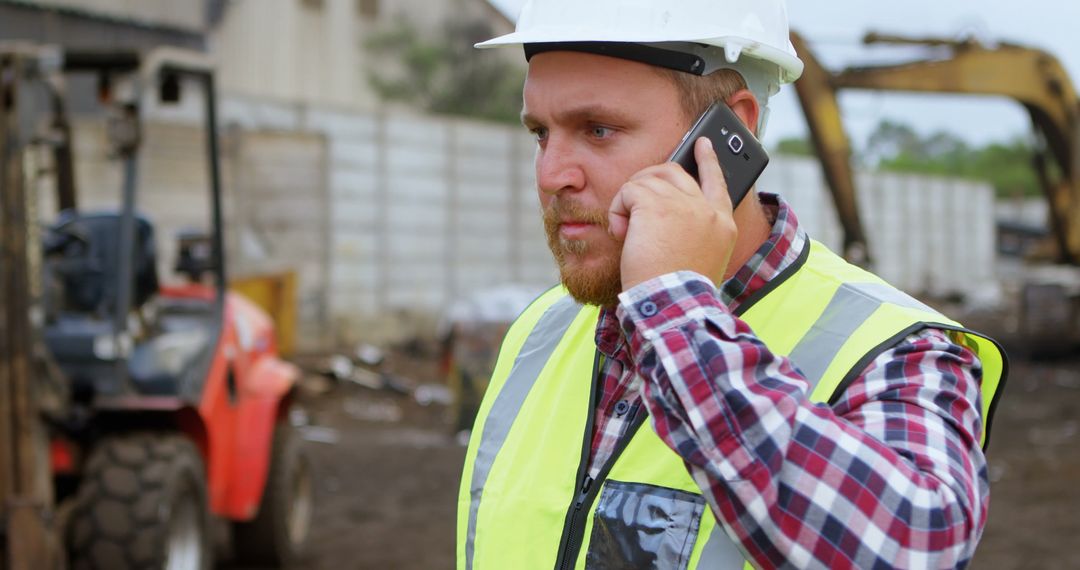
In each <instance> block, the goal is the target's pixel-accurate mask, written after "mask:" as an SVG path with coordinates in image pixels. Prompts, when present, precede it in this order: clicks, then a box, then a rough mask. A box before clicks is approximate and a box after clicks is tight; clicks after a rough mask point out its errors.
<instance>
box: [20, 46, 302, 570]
mask: <svg viewBox="0 0 1080 570" xmlns="http://www.w3.org/2000/svg"><path fill="white" fill-rule="evenodd" d="M75 85H84V86H85V85H96V91H97V93H96V96H97V99H98V100H99V105H100V107H101V109H102V110H104V111H105V112H107V114H108V116H109V120H108V126H107V129H106V132H107V133H108V139H109V147H110V150H111V156H112V157H114V158H115V159H117V160H118V161H119V162H120V163H121V166H122V176H121V177H120V179H121V180H122V184H121V185H122V188H120V189H119V192H118V194H119V195H120V197H121V199H120V200H119V204H117V205H116V207H115V208H109V209H104V210H93V211H91V210H87V209H84V208H80V207H79V204H78V203H77V202H78V201H77V192H76V185H75V178H76V177H75V169H74V167H73V159H72V154H73V151H72V149H73V146H74V145H73V142H72V134H71V132H72V129H71V127H70V121H69V117H68V116H67V111H66V109H67V108H68V105H67V101H66V98H67V96H68V93H65V88H66V87H67V86H75ZM192 91H194V92H198V94H199V95H200V97H199V99H200V100H201V108H202V109H203V110H204V111H203V113H202V114H203V115H204V117H203V121H202V126H203V128H204V129H205V148H206V156H207V160H206V163H207V165H208V168H209V172H208V178H207V179H208V180H209V188H208V189H207V192H208V194H209V198H208V200H207V202H208V204H209V209H210V211H209V212H208V213H207V220H208V222H207V225H208V227H209V230H208V231H206V232H199V233H188V234H186V235H184V236H181V237H180V238H179V239H178V240H177V244H178V247H177V249H178V252H177V255H176V263H175V264H174V266H173V267H172V269H173V272H174V273H175V276H176V277H178V278H179V279H174V280H173V282H167V281H166V280H165V279H161V280H160V281H159V273H162V271H161V269H162V268H161V267H160V266H159V263H158V258H157V254H158V252H157V251H156V241H155V226H154V223H153V221H152V220H151V219H150V218H149V217H147V216H145V215H144V214H142V213H141V212H140V209H139V207H138V196H139V191H138V180H139V177H138V170H139V164H140V161H139V156H140V149H141V148H143V146H144V145H143V140H142V138H143V134H144V129H143V128H142V127H143V126H142V123H141V112H140V111H141V107H142V106H143V105H144V103H146V102H147V101H148V100H150V98H152V97H155V96H156V97H157V98H158V100H159V102H163V103H170V102H173V103H178V102H179V101H180V99H181V95H182V94H186V92H192ZM84 99H85V98H84ZM217 133H218V125H217V120H216V100H215V88H214V75H213V71H212V67H211V66H210V65H209V64H208V63H207V61H206V59H205V57H204V56H202V55H201V54H195V53H189V52H182V51H178V50H167V49H159V50H154V51H150V52H147V53H138V52H108V53H106V52H93V51H85V50H70V49H63V48H55V47H42V46H32V45H8V46H0V160H2V161H3V162H2V164H0V170H2V172H0V215H2V222H0V223H2V227H0V245H2V248H0V252H2V256H3V257H0V296H2V297H0V298H2V303H0V304H2V307H0V500H2V503H0V514H2V515H3V520H2V523H3V526H2V527H0V532H2V538H3V540H2V542H0V548H2V554H3V559H2V560H0V568H5V569H13V570H15V569H18V570H21V569H24V568H34V569H37V568H58V567H64V566H67V567H70V568H73V569H83V568H85V569H99V570H105V569H109V570H113V569H116V570H125V569H144V568H145V569H151V568H167V569H184V570H206V569H209V568H210V567H211V566H212V565H213V564H214V561H215V557H216V556H215V550H218V549H217V548H215V544H216V543H218V542H222V541H220V540H218V538H220V537H221V536H228V537H229V538H230V539H231V540H229V541H228V544H229V547H228V550H230V551H231V552H232V556H231V558H232V559H233V560H234V561H236V562H237V563H240V564H243V565H249V566H250V565H254V566H258V567H288V566H290V565H293V564H295V563H296V562H297V561H298V560H300V559H301V558H302V556H303V554H304V549H305V545H306V543H307V539H308V534H309V529H310V525H311V520H312V504H313V500H312V497H313V484H312V473H311V469H310V462H309V460H308V457H307V455H306V454H305V452H304V448H303V442H302V440H301V438H300V437H299V434H298V433H297V432H296V429H295V427H294V425H293V424H294V421H293V420H294V419H295V418H296V417H297V416H298V415H302V412H299V411H295V410H294V409H293V408H294V397H293V396H294V392H295V388H296V385H297V381H298V379H299V375H300V373H299V370H298V369H297V368H296V367H295V366H293V365H291V364H289V363H287V362H285V361H283V360H282V359H281V358H280V357H279V354H278V348H277V344H276V340H275V334H274V325H273V322H272V321H271V319H270V317H268V316H267V314H266V313H265V312H264V311H263V310H261V309H260V308H258V307H257V306H256V305H255V304H254V303H252V302H251V301H249V300H248V299H246V298H244V297H242V296H240V295H238V294H236V293H233V292H230V291H229V290H228V287H227V285H228V280H227V273H226V267H227V264H226V259H225V251H224V245H223V244H224V240H223V236H222V230H223V228H222V225H223V224H222V206H221V184H220V179H221V174H220V167H219V160H218V154H219V152H218V135H217ZM43 156H45V157H47V158H46V159H42V158H41V157H43ZM43 165H44V166H43ZM43 172H44V173H47V174H48V178H49V180H50V182H52V184H51V186H53V187H55V189H56V199H55V202H56V205H57V209H58V214H57V215H56V216H55V217H52V216H45V215H43V214H42V213H41V212H40V211H39V209H40V203H42V202H44V200H41V199H40V198H41V197H40V196H39V195H38V194H39V189H40V188H41V187H43V186H48V185H43V184H41V181H40V178H41V177H42V176H43V174H42V173H43ZM44 220H50V221H44Z"/></svg>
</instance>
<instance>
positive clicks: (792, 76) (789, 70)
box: [474, 30, 803, 83]
mask: <svg viewBox="0 0 1080 570" xmlns="http://www.w3.org/2000/svg"><path fill="white" fill-rule="evenodd" d="M598 35H601V36H602V35H603V34H596V33H592V34H586V33H582V34H580V35H578V36H573V37H571V36H568V35H566V34H557V35H553V34H549V33H545V32H544V31H543V30H531V31H528V32H512V33H509V34H505V35H502V36H499V37H496V38H492V39H490V40H487V41H484V42H480V43H478V44H475V45H474V47H476V48H478V49H491V48H496V47H504V46H524V45H525V44H532V43H544V44H550V43H559V42H566V43H581V42H582V40H581V38H582V37H589V40H587V41H595V42H611V43H663V42H665V40H664V39H662V38H649V37H633V38H629V37H626V36H624V35H621V34H619V37H612V38H606V37H597V36H598ZM590 36H591V37H590ZM687 41H691V42H697V43H701V44H705V45H712V46H722V45H725V44H726V43H728V42H729V41H732V42H735V43H739V44H744V43H745V41H744V40H742V39H741V38H725V37H720V38H696V39H691V40H687ZM789 49H790V50H791V53H785V52H784V51H783V50H779V49H776V48H774V47H771V46H767V45H764V44H761V43H753V44H749V45H745V46H743V47H742V53H744V54H747V55H750V56H751V57H755V58H758V59H763V60H766V61H770V62H772V63H774V64H776V65H777V66H778V67H779V68H780V73H781V81H782V82H784V83H791V82H794V81H795V80H796V79H798V78H799V76H801V75H802V72H803V62H802V60H800V59H799V58H798V57H796V56H794V55H792V54H793V53H795V48H794V47H793V46H789Z"/></svg>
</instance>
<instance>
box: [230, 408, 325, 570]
mask: <svg viewBox="0 0 1080 570" xmlns="http://www.w3.org/2000/svg"><path fill="white" fill-rule="evenodd" d="M303 443H304V441H303V439H302V438H301V437H300V434H299V433H297V432H296V430H295V428H293V427H292V425H290V424H289V423H288V422H287V421H286V422H281V423H279V424H278V426H277V427H276V428H275V429H274V444H273V455H272V456H271V457H270V473H269V474H268V475H267V480H266V488H265V490H264V491H263V496H262V500H261V501H260V502H259V512H258V514H257V515H255V518H254V519H252V520H251V521H247V522H237V523H235V524H234V525H233V547H234V550H233V553H234V555H235V559H236V561H237V562H240V563H241V564H259V565H260V567H271V568H290V567H292V566H294V565H296V564H298V563H299V562H301V561H302V560H303V559H304V556H305V555H306V552H307V542H308V540H307V539H308V538H309V537H310V536H311V529H310V526H309V528H308V529H307V532H306V536H305V540H304V541H303V542H301V543H300V544H292V543H291V542H290V541H289V529H288V521H287V520H286V519H287V518H288V512H289V507H290V505H291V503H292V500H293V497H292V486H291V481H292V473H293V470H294V469H296V468H297V467H302V468H306V469H307V471H308V474H309V477H310V476H311V460H310V458H309V457H308V454H307V453H306V452H305V450H304V446H303ZM310 480H311V481H314V478H313V477H312V478H311V479H310ZM313 499H314V498H312V500H313ZM308 524H309V525H310V524H311V522H310V521H309V523H308Z"/></svg>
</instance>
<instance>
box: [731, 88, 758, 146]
mask: <svg viewBox="0 0 1080 570" xmlns="http://www.w3.org/2000/svg"><path fill="white" fill-rule="evenodd" d="M724 102H725V103H727V106H728V107H731V110H732V111H735V114H736V115H738V117H739V119H740V120H742V122H743V124H744V125H746V128H748V129H750V132H752V133H754V136H757V126H758V116H759V115H760V114H761V106H760V105H758V101H757V98H756V97H754V94H753V93H752V92H751V91H750V90H749V89H740V90H738V91H736V92H734V93H732V94H731V96H730V97H728V98H727V100H726V101H724Z"/></svg>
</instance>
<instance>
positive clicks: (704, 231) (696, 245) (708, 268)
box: [608, 137, 738, 291]
mask: <svg viewBox="0 0 1080 570" xmlns="http://www.w3.org/2000/svg"><path fill="white" fill-rule="evenodd" d="M694 158H695V159H696V160H697V163H698V176H699V177H700V178H701V185H700V186H698V183H697V181H696V180H694V178H693V177H692V176H690V175H689V174H687V173H686V171H685V170H683V169H682V168H681V167H679V165H677V164H674V163H671V162H668V163H664V164H660V165H656V166H650V167H648V168H645V169H644V170H641V171H640V172H638V173H637V174H635V175H634V176H633V177H632V178H630V180H629V181H627V182H626V184H623V186H622V188H620V189H619V192H618V193H617V194H616V195H615V198H614V199H612V201H611V208H610V209H609V210H608V220H609V221H610V231H611V234H612V236H614V237H615V239H616V240H619V241H621V242H623V250H622V288H623V291H626V290H627V289H630V288H631V287H634V286H635V285H638V284H640V283H643V282H645V281H648V280H649V279H652V278H654V277H659V276H660V275H664V274H666V273H671V272H673V271H681V270H691V271H696V272H698V273H700V274H702V275H704V276H706V277H708V278H710V279H712V280H713V283H715V284H716V285H720V283H721V282H723V276H724V270H725V269H726V267H727V264H728V259H730V257H731V251H732V249H733V248H734V246H735V238H736V237H737V235H738V229H737V228H736V227H735V220H734V218H733V217H732V207H731V198H730V197H728V192H727V183H726V182H725V181H724V174H723V172H722V171H721V170H720V162H719V160H718V159H717V157H716V152H715V151H714V150H713V146H712V143H711V142H709V140H708V139H706V138H705V137H701V138H699V139H698V140H697V141H696V142H695V143H694Z"/></svg>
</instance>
